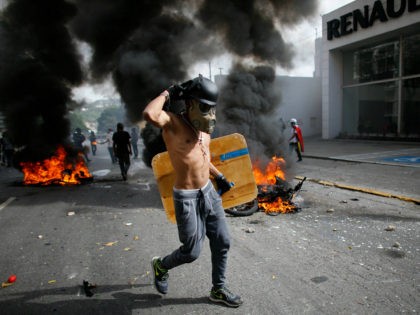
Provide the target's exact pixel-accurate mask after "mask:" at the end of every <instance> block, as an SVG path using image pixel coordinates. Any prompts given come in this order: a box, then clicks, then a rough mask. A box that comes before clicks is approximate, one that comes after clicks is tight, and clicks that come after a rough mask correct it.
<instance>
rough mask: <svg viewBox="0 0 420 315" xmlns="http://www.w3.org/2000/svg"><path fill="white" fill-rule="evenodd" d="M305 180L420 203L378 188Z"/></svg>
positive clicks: (313, 179) (300, 178) (300, 177)
mask: <svg viewBox="0 0 420 315" xmlns="http://www.w3.org/2000/svg"><path fill="white" fill-rule="evenodd" d="M295 178H296V179H298V180H302V179H303V178H304V176H295ZM306 180H307V181H310V182H313V183H317V184H321V185H324V186H331V187H337V188H341V189H347V190H352V191H359V192H363V193H367V194H371V195H376V196H381V197H387V198H395V199H399V200H403V201H407V202H413V203H414V204H416V205H420V199H416V198H411V197H407V196H403V195H396V194H391V193H388V192H383V191H380V190H374V189H369V188H364V187H357V186H352V185H347V184H340V183H334V182H330V181H326V180H321V179H315V178H306Z"/></svg>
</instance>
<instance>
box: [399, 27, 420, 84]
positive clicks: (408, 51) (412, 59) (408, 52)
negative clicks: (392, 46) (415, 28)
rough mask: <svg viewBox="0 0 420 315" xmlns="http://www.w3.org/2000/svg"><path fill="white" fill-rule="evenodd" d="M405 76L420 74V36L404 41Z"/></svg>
mask: <svg viewBox="0 0 420 315" xmlns="http://www.w3.org/2000/svg"><path fill="white" fill-rule="evenodd" d="M402 47H403V63H404V66H403V75H404V76H408V75H414V74H420V62H419V60H420V35H414V36H410V37H407V38H405V39H403V46H402Z"/></svg>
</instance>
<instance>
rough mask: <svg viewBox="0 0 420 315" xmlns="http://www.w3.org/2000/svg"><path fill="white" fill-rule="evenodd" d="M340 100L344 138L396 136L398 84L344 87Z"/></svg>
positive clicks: (395, 82) (387, 83) (393, 82)
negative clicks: (342, 102)
mask: <svg viewBox="0 0 420 315" xmlns="http://www.w3.org/2000/svg"><path fill="white" fill-rule="evenodd" d="M343 97H344V104H343V135H346V136H396V135H397V132H398V131H397V126H398V83H397V81H392V82H386V83H376V84H369V85H362V86H354V87H347V88H344V90H343Z"/></svg>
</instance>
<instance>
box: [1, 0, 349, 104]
mask: <svg viewBox="0 0 420 315" xmlns="http://www.w3.org/2000/svg"><path fill="white" fill-rule="evenodd" d="M2 1H4V0H2ZM352 1H354V0H318V10H317V13H316V14H315V15H314V16H313V17H312V18H309V19H307V20H302V21H301V22H300V23H298V24H297V25H295V26H293V27H289V28H285V29H284V30H283V31H282V35H284V38H285V39H286V41H291V40H292V39H296V40H297V41H298V42H300V43H301V45H299V46H297V47H296V55H295V56H294V57H293V68H291V69H283V68H281V67H277V68H276V73H277V74H278V75H288V76H302V77H311V76H312V74H313V71H314V54H315V47H314V45H315V43H314V41H315V38H316V37H320V36H321V35H322V34H321V33H322V19H321V16H322V15H324V14H326V13H328V12H331V11H333V10H335V9H337V8H339V7H342V6H344V5H346V4H347V3H350V2H352ZM84 52H85V53H86V55H88V56H90V53H89V49H88V48H85V49H84ZM209 61H210V60H205V61H203V62H201V63H198V64H197V65H195V66H193V67H191V69H190V71H189V75H190V76H196V75H197V74H198V73H201V74H203V75H205V76H206V77H210V73H211V76H212V77H213V76H214V75H217V74H228V73H229V69H230V68H231V67H232V58H231V56H230V55H229V54H227V53H225V54H222V55H220V56H217V57H214V58H212V59H211V63H210V65H209ZM73 91H74V98H75V99H76V100H86V101H88V102H90V101H95V100H98V99H102V98H108V97H111V98H118V97H119V96H118V93H116V91H115V89H114V88H113V86H112V83H111V82H110V80H107V81H105V82H104V83H101V84H96V85H94V84H85V85H82V86H81V87H78V88H75V89H74V90H73Z"/></svg>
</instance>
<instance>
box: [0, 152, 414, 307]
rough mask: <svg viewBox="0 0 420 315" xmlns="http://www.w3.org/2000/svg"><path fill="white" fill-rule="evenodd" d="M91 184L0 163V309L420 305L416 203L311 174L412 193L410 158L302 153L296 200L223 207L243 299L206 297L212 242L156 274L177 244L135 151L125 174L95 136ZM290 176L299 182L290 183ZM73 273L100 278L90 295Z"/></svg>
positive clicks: (233, 272) (231, 268)
mask: <svg viewBox="0 0 420 315" xmlns="http://www.w3.org/2000/svg"><path fill="white" fill-rule="evenodd" d="M92 159H93V161H92V162H91V163H90V165H89V169H90V170H91V172H92V173H93V174H94V180H93V182H92V183H89V184H86V185H80V186H72V187H58V186H54V187H51V186H50V187H27V186H23V185H22V184H21V180H22V175H21V174H20V173H19V172H17V171H16V170H13V169H10V168H4V167H1V168H0V187H1V190H0V253H1V255H0V281H2V282H3V281H6V280H7V278H8V277H9V276H10V275H11V274H16V276H17V280H16V282H15V283H14V284H13V285H11V286H8V287H5V288H1V289H0V313H1V314H81V313H87V314H163V313H165V314H169V313H170V314H400V313H418V312H419V311H420V298H419V296H420V294H419V284H420V282H419V271H420V268H419V261H420V260H419V256H420V253H419V250H420V248H419V245H420V242H419V238H420V235H419V226H420V213H419V205H416V204H415V203H413V202H406V201H403V200H401V199H398V198H387V197H381V196H377V195H374V194H369V193H363V192H359V191H353V190H348V189H341V188H337V187H334V186H325V185H322V184H320V183H319V182H318V180H325V181H331V182H340V183H345V184H349V185H353V186H356V187H366V188H370V189H374V190H379V191H390V192H393V194H395V195H404V196H410V197H413V198H419V190H420V189H419V185H418V184H419V173H418V172H419V168H409V167H404V168H400V167H396V166H390V165H374V164H363V163H352V162H344V161H329V160H322V159H304V161H303V162H302V163H299V164H296V165H294V166H293V167H291V168H290V169H289V170H288V171H289V174H290V176H291V178H293V176H295V175H299V176H307V177H309V178H311V179H314V180H313V181H306V182H305V183H304V185H303V189H302V191H301V193H300V195H299V196H298V202H299V203H300V205H301V206H302V211H301V212H298V213H293V214H284V215H278V216H269V215H266V214H265V213H263V212H257V213H255V214H253V215H252V216H249V217H228V218H227V220H228V223H229V226H230V231H231V235H232V247H231V250H230V254H229V261H228V272H227V278H228V283H229V287H230V289H231V290H232V291H235V292H237V293H239V294H240V295H241V296H242V297H243V300H244V305H242V306H241V307H240V308H239V309H230V308H227V307H224V306H220V305H214V304H212V303H211V302H209V301H208V293H209V290H210V287H211V265H210V251H209V249H208V242H207V241H206V245H205V246H204V249H203V252H202V255H201V256H200V258H199V259H198V260H197V261H195V262H194V263H192V264H189V265H184V266H181V267H178V268H176V269H174V270H171V272H170V278H169V293H168V294H167V295H166V296H162V295H160V294H158V293H157V292H156V291H155V289H154V287H153V285H152V281H153V280H152V275H151V269H150V259H151V258H152V257H153V256H155V255H164V254H167V253H169V252H170V251H172V250H173V249H175V248H177V247H178V246H179V242H178V239H177V231H176V226H175V225H173V224H170V223H169V222H168V221H167V220H166V216H165V213H164V211H163V209H162V206H161V202H160V198H159V195H158V192H157V187H156V184H155V181H154V179H153V174H152V171H151V170H150V169H148V168H147V167H145V166H144V165H143V164H142V162H141V161H140V160H133V165H132V168H131V170H130V172H129V178H128V181H126V182H124V181H122V180H121V178H120V175H119V170H118V166H115V165H111V163H110V161H109V157H108V156H107V152H106V150H105V147H104V146H100V147H99V150H98V155H97V156H95V157H93V158H92ZM293 183H297V180H295V179H294V180H293ZM83 280H87V281H89V282H90V283H91V284H96V285H97V287H96V288H95V289H93V290H92V292H93V293H94V295H93V296H91V297H88V296H86V294H85V291H84V289H83V286H82V285H83Z"/></svg>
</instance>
